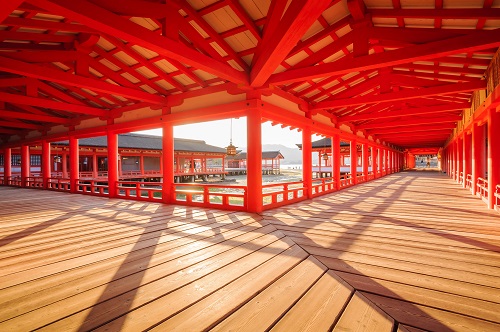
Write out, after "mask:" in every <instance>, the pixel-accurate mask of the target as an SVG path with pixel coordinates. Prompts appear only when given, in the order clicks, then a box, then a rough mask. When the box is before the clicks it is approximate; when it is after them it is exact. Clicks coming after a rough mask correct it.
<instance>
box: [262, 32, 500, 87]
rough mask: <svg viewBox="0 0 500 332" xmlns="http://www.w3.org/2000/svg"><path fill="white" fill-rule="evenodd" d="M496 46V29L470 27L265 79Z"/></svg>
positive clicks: (306, 76)
mask: <svg viewBox="0 0 500 332" xmlns="http://www.w3.org/2000/svg"><path fill="white" fill-rule="evenodd" d="M498 46H500V29H497V30H488V31H472V32H471V33H470V34H468V35H466V36H459V37H455V38H450V39H447V40H440V41H436V42H431V43H426V44H421V45H415V46H409V47H405V48H403V49H398V50H393V51H388V52H384V53H376V54H372V55H367V56H361V57H358V58H355V59H341V60H338V61H336V62H333V63H326V64H321V65H317V66H314V67H308V68H299V69H292V70H289V71H286V72H283V73H278V74H274V75H272V76H271V78H270V79H269V83H271V84H278V85H279V84H286V83H292V82H296V81H306V80H310V79H314V78H321V77H326V76H331V75H340V74H347V73H350V72H352V71H363V70H371V69H378V68H384V67H388V66H396V65H401V64H405V63H409V62H414V61H426V60H432V59H436V58H441V57H444V56H449V55H453V54H460V53H468V52H474V51H477V50H484V49H490V48H493V47H498Z"/></svg>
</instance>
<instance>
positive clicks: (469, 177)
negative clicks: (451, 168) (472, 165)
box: [465, 174, 472, 189]
mask: <svg viewBox="0 0 500 332" xmlns="http://www.w3.org/2000/svg"><path fill="white" fill-rule="evenodd" d="M465 188H468V189H472V174H467V176H466V177H465Z"/></svg>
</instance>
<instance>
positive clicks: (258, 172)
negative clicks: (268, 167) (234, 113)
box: [247, 108, 306, 212]
mask: <svg viewBox="0 0 500 332" xmlns="http://www.w3.org/2000/svg"><path fill="white" fill-rule="evenodd" d="M261 123H262V110H261V109H260V108H259V109H255V110H252V111H250V112H248V116H247V145H248V148H247V209H248V211H249V212H262V125H261ZM302 135H304V134H302ZM302 150H304V148H302ZM305 172H306V170H305V169H304V173H305Z"/></svg>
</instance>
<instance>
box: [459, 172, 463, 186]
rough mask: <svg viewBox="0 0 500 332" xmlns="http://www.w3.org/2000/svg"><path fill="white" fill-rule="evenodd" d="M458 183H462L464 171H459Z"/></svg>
mask: <svg viewBox="0 0 500 332" xmlns="http://www.w3.org/2000/svg"><path fill="white" fill-rule="evenodd" d="M458 183H460V184H463V183H464V172H460V174H459V176H458Z"/></svg>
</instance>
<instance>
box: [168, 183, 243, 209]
mask: <svg viewBox="0 0 500 332" xmlns="http://www.w3.org/2000/svg"><path fill="white" fill-rule="evenodd" d="M173 190H174V193H173V200H174V201H175V202H177V203H179V204H181V205H191V206H200V207H210V208H217V209H230V210H242V211H244V210H246V207H247V187H246V186H220V185H212V184H197V183H183V184H174V189H173Z"/></svg>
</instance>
